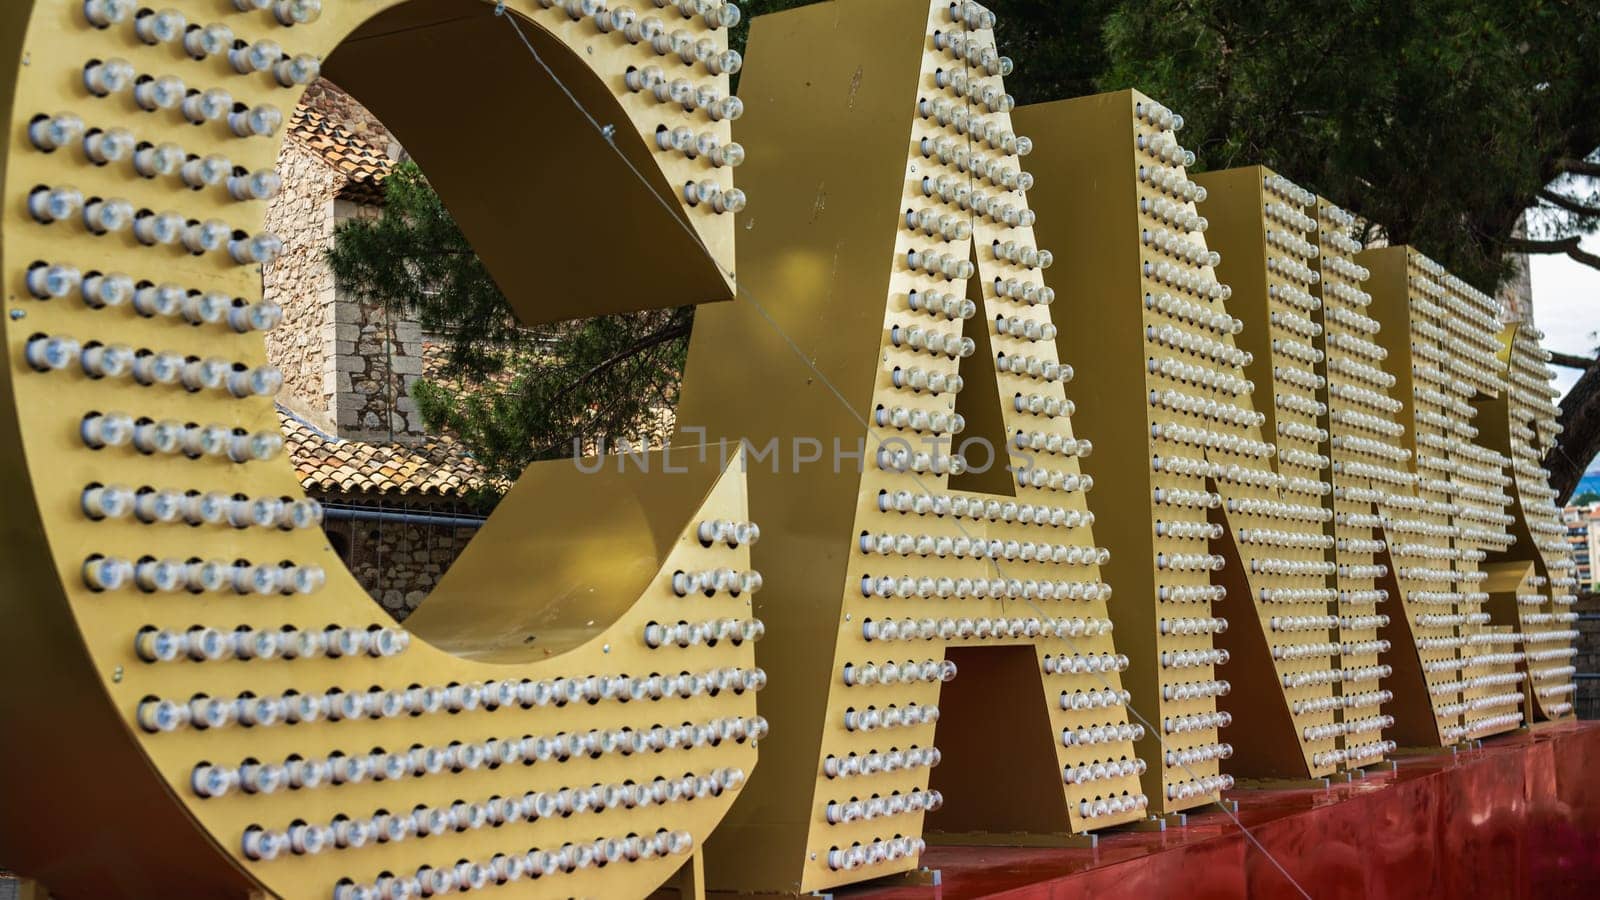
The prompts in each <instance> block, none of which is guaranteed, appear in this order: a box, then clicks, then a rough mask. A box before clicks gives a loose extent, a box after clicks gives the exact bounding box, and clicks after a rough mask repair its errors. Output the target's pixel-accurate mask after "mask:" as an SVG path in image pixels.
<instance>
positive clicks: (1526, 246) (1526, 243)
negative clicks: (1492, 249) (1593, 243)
mask: <svg viewBox="0 0 1600 900" xmlns="http://www.w3.org/2000/svg"><path fill="white" fill-rule="evenodd" d="M1580 240H1582V238H1580V237H1578V236H1576V235H1574V236H1573V237H1569V238H1562V239H1560V240H1557V241H1531V240H1528V239H1527V238H1512V239H1511V240H1509V241H1507V242H1506V246H1507V247H1509V248H1510V249H1512V250H1518V251H1521V252H1523V253H1565V254H1566V255H1567V256H1569V257H1571V258H1572V259H1574V260H1576V261H1577V262H1580V263H1583V264H1584V265H1586V266H1588V267H1590V268H1591V269H1600V255H1596V254H1593V253H1589V252H1587V251H1585V250H1584V249H1582V248H1581V247H1579V246H1578V242H1579V241H1580Z"/></svg>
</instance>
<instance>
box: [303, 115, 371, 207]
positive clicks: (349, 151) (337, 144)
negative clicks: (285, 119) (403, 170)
mask: <svg viewBox="0 0 1600 900" xmlns="http://www.w3.org/2000/svg"><path fill="white" fill-rule="evenodd" d="M289 136H290V138H292V139H294V140H296V141H298V142H299V143H300V144H302V145H304V146H305V147H306V149H308V150H310V151H311V152H313V153H315V154H317V155H318V156H320V157H322V159H323V160H324V161H325V162H327V164H328V165H329V166H330V167H332V168H333V170H334V171H336V172H338V173H339V174H341V175H343V176H344V177H345V178H346V179H347V180H346V182H345V185H344V187H343V188H341V189H340V190H339V196H340V197H344V198H346V199H349V200H353V201H355V202H357V203H366V204H372V205H378V204H381V203H383V179H384V178H386V177H388V175H389V173H390V172H391V171H393V170H394V160H392V159H390V158H389V157H388V155H387V154H386V153H384V152H383V151H382V150H380V149H378V148H377V147H374V146H373V145H372V144H371V143H369V142H368V141H366V140H365V139H363V138H362V137H360V136H359V135H357V134H356V133H355V132H353V131H351V130H350V129H348V128H346V127H344V126H343V125H340V124H339V123H337V122H334V121H332V120H331V119H329V118H328V117H327V116H325V115H323V114H322V113H321V112H319V111H317V110H315V109H312V108H311V107H309V106H305V105H301V106H298V107H296V108H295V111H294V115H293V116H291V117H290V119H289Z"/></svg>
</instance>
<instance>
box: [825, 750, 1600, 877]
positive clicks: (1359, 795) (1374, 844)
mask: <svg viewBox="0 0 1600 900" xmlns="http://www.w3.org/2000/svg"><path fill="white" fill-rule="evenodd" d="M1397 763H1398V768H1397V770H1396V771H1394V772H1392V773H1391V772H1382V773H1381V774H1374V775H1369V776H1368V777H1366V778H1363V779H1358V780H1356V781H1354V782H1351V783H1336V784H1335V785H1334V787H1333V788H1331V789H1329V790H1271V791H1268V790H1241V791H1233V792H1231V793H1230V794H1229V795H1228V796H1229V797H1230V798H1232V799H1234V800H1237V801H1238V803H1239V811H1238V813H1237V817H1238V822H1237V823H1236V822H1235V820H1234V819H1233V818H1232V817H1230V816H1229V815H1227V814H1226V813H1223V812H1221V811H1219V810H1218V809H1217V808H1216V807H1211V808H1209V809H1206V810H1202V811H1200V812H1198V813H1197V814H1194V815H1190V816H1189V824H1188V826H1187V827H1184V828H1176V827H1175V828H1170V829H1168V830H1167V831H1164V832H1125V833H1111V834H1108V835H1106V836H1105V837H1104V838H1103V839H1102V840H1101V842H1100V846H1099V847H1098V848H1097V849H1093V850H1031V849H1021V848H994V847H935V848H933V849H931V850H929V851H928V853H927V854H926V855H925V856H924V857H923V864H924V865H926V866H928V867H929V868H933V869H938V870H940V872H941V874H942V879H941V880H942V884H940V885H938V886H930V887H882V888H877V889H874V888H872V887H871V886H866V885H863V886H860V887H858V888H855V889H853V890H851V891H849V892H848V894H849V895H850V897H851V898H852V900H932V898H938V900H961V898H968V897H1004V898H1007V900H1080V898H1081V900H1095V898H1098V900H1104V898H1107V897H1136V898H1141V900H1142V898H1161V897H1173V898H1183V900H1202V898H1223V897H1229V898H1232V897H1250V898H1269V897H1270V898H1278V897H1288V898H1298V897H1311V898H1315V900H1325V898H1352V900H1358V898H1359V900H1368V898H1397V900H1398V898H1432V897H1450V898H1472V897H1482V898H1493V900H1500V898H1532V900H1554V898H1562V897H1574V898H1577V897H1583V898H1594V897H1600V723H1594V722H1584V723H1564V724H1560V725H1552V726H1548V727H1541V728H1540V729H1539V730H1537V731H1534V732H1532V733H1525V734H1515V735H1505V736H1502V737H1498V738H1491V739H1489V740H1487V741H1486V742H1485V743H1484V746H1483V748H1482V749H1479V750H1470V751H1463V752H1461V753H1458V754H1451V753H1449V752H1443V753H1439V754H1432V755H1427V756H1408V757H1403V758H1400V759H1399V760H1397ZM1240 823H1242V825H1243V827H1244V829H1247V830H1248V834H1246V833H1245V832H1244V831H1242V830H1241V828H1240Z"/></svg>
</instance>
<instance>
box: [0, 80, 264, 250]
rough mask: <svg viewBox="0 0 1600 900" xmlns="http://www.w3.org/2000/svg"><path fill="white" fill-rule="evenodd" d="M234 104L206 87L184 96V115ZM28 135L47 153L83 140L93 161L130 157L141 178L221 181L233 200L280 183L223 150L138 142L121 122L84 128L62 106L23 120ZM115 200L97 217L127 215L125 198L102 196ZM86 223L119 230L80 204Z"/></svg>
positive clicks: (201, 116)
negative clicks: (202, 152) (201, 152)
mask: <svg viewBox="0 0 1600 900" xmlns="http://www.w3.org/2000/svg"><path fill="white" fill-rule="evenodd" d="M232 107H233V98H231V97H229V96H228V95H227V94H226V93H225V92H221V91H210V92H207V93H205V94H194V95H191V96H189V97H187V98H185V100H184V101H183V110H184V115H185V116H187V117H188V118H190V119H191V120H193V121H197V122H198V121H206V120H209V119H214V118H218V117H220V116H222V115H223V114H224V113H226V112H227V111H228V110H230V109H232ZM28 138H29V140H30V141H31V142H32V143H33V145H34V147H36V148H37V149H39V150H41V151H43V152H45V153H51V152H54V151H56V150H60V149H62V148H63V147H67V146H70V145H72V144H74V143H78V142H79V141H80V140H81V142H82V146H83V151H84V155H85V156H86V157H87V158H88V159H89V160H90V161H91V162H94V163H96V164H97V165H105V164H108V163H113V162H119V161H121V160H124V159H128V160H131V161H132V163H133V169H134V171H135V172H137V173H138V174H139V175H140V176H142V177H144V178H158V177H162V176H167V175H177V176H179V177H180V178H182V180H183V183H184V184H185V185H187V186H188V187H190V188H194V189H196V190H199V189H201V188H206V187H214V186H216V185H224V186H226V188H227V191H228V194H229V196H231V197H233V199H235V200H241V201H243V200H270V199H271V198H273V197H274V196H276V195H277V193H278V191H279V189H280V188H281V187H282V186H283V179H282V178H281V177H279V175H278V173H276V172H274V171H272V170H271V169H262V170H260V171H257V172H246V171H244V170H243V169H240V168H238V167H236V166H235V165H234V164H233V162H232V161H230V160H229V159H228V158H227V157H226V156H221V155H218V154H212V155H210V156H203V157H202V156H194V155H191V154H188V153H186V152H185V151H184V149H183V147H181V146H180V145H178V144H173V143H166V144H148V143H140V142H139V140H138V139H137V138H136V137H134V135H133V132H131V131H128V130H127V129H123V128H113V129H111V130H109V131H101V130H99V129H95V130H93V131H86V129H85V126H84V123H83V119H82V117H80V116H78V115H77V114H76V113H70V112H63V113H57V114H56V115H53V116H46V115H38V116H35V117H34V119H33V121H32V122H30V123H29V125H28ZM106 202H107V203H114V204H117V207H116V208H115V209H112V208H110V207H106V208H103V209H102V212H101V213H100V214H99V216H98V217H99V218H100V219H102V220H103V219H105V218H106V217H107V216H108V213H107V211H106V210H108V209H109V210H110V212H109V217H110V218H111V219H112V220H131V219H132V218H133V210H132V208H131V207H130V206H129V204H128V203H127V202H126V201H122V200H116V201H106ZM85 225H86V226H88V227H89V229H90V230H91V231H93V232H95V233H96V234H103V233H105V232H107V231H113V230H120V228H108V227H106V223H105V222H104V221H99V222H95V221H91V220H90V217H89V215H88V210H85Z"/></svg>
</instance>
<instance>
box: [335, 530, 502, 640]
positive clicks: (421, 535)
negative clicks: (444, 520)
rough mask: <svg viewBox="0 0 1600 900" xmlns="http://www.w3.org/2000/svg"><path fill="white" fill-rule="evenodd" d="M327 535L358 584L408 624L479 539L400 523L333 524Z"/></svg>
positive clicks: (467, 532) (470, 532) (465, 532)
mask: <svg viewBox="0 0 1600 900" xmlns="http://www.w3.org/2000/svg"><path fill="white" fill-rule="evenodd" d="M412 511H413V512H429V511H430V510H426V509H414V510H412ZM324 529H325V530H326V531H327V533H328V535H329V537H330V540H332V541H333V546H334V547H336V548H339V549H340V550H341V552H342V554H343V556H344V560H345V565H347V566H349V567H350V571H351V572H352V573H353V574H354V575H355V577H356V581H358V582H360V584H361V586H362V587H363V588H365V589H366V591H367V593H368V594H370V595H371V596H372V599H373V600H375V601H377V602H378V604H379V605H380V606H382V607H383V609H384V611H385V612H387V613H389V614H390V615H391V616H394V618H395V619H396V620H404V619H405V618H406V617H407V616H409V615H410V614H411V611H412V610H414V609H416V608H417V605H418V604H420V603H421V602H422V601H423V600H424V599H426V598H427V596H428V594H429V593H430V592H431V591H432V590H433V588H434V585H436V584H438V583H439V579H440V578H442V577H444V573H445V572H447V571H449V569H450V565H451V564H452V563H454V562H455V561H456V558H457V557H458V556H460V555H461V551H463V550H465V549H466V547H467V542H468V541H470V540H472V536H473V535H475V534H477V533H478V529H476V528H454V527H448V526H437V525H412V524H403V523H397V522H349V521H338V522H335V521H328V522H326V523H324Z"/></svg>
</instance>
